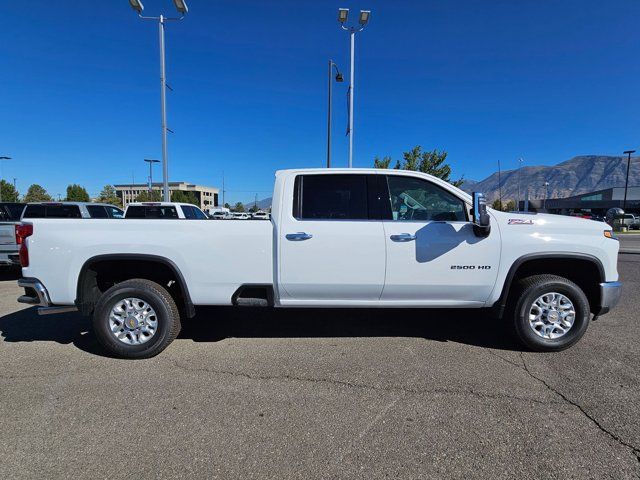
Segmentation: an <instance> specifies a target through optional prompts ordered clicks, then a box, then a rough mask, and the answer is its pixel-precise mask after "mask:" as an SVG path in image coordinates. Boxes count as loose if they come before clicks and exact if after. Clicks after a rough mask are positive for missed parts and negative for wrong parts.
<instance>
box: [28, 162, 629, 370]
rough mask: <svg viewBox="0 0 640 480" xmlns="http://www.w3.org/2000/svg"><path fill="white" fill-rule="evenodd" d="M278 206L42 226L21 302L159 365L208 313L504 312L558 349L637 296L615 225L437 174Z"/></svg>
mask: <svg viewBox="0 0 640 480" xmlns="http://www.w3.org/2000/svg"><path fill="white" fill-rule="evenodd" d="M273 199H274V203H273V210H272V219H271V221H270V222H192V223H188V222H155V224H151V223H150V222H146V221H145V220H135V219H131V220H126V221H122V222H114V223H112V224H111V225H109V228H108V229H105V228H104V227H103V226H102V225H100V224H99V223H97V222H82V221H78V220H75V219H68V220H59V221H55V222H52V221H47V220H40V219H33V220H32V221H30V222H29V224H28V225H26V226H25V227H26V229H25V230H24V231H23V232H22V237H21V238H22V245H21V260H22V266H23V268H22V274H23V276H24V278H23V279H21V280H19V285H20V286H22V287H24V289H25V294H24V295H23V296H22V297H20V298H19V299H18V300H19V301H20V302H23V303H28V304H34V305H39V306H41V307H43V309H42V312H43V313H55V312H59V311H69V310H73V309H79V310H80V311H81V312H82V313H83V314H85V315H92V316H93V320H92V322H93V331H94V332H95V335H96V337H97V339H98V341H99V342H100V344H101V345H103V346H104V348H105V349H106V350H107V351H108V352H110V353H111V354H113V355H117V356H121V357H126V358H144V357H150V356H153V355H156V354H158V353H159V352H160V351H162V350H163V349H164V348H165V347H167V345H169V343H171V341H173V339H175V338H176V336H177V335H178V332H179V331H180V318H181V315H185V316H187V317H192V316H194V314H195V306H197V305H236V306H242V305H251V306H258V305H263V306H274V307H387V308H390V307H422V308H425V307H426V308H443V307H444V308H454V307H455V308H468V309H470V310H469V311H470V312H473V311H475V312H478V311H479V310H480V309H488V310H489V311H490V312H491V313H492V314H493V315H495V316H497V317H500V318H502V317H505V320H504V321H503V322H502V323H495V324H493V323H492V324H491V328H492V329H496V330H497V329H500V328H504V329H508V330H511V329H513V330H514V331H515V333H516V335H517V337H518V338H519V339H520V341H521V342H522V344H523V345H525V346H526V347H527V348H530V349H534V350H538V351H558V350H562V349H565V348H568V347H570V346H571V345H573V344H575V343H576V342H577V341H578V340H579V339H580V338H581V337H582V335H583V334H584V332H585V330H586V329H587V327H588V325H589V322H590V320H591V315H594V316H600V315H603V314H605V313H607V312H608V311H609V310H610V309H611V308H613V307H614V306H615V305H616V304H617V302H618V300H619V298H620V295H621V284H620V283H619V282H618V272H617V256H618V249H619V244H618V241H617V239H616V238H615V236H614V235H613V234H612V231H611V229H610V227H608V226H606V225H603V224H601V223H598V222H592V221H589V220H584V219H580V218H572V217H565V216H560V215H547V214H537V213H507V212H499V211H496V210H493V209H490V208H487V207H486V204H485V200H484V197H483V195H482V194H480V193H474V194H473V195H469V194H467V193H465V192H463V191H462V190H460V189H458V188H456V187H454V186H453V185H451V184H449V183H447V182H445V181H443V180H441V179H439V178H436V177H432V176H430V175H427V174H424V173H421V172H413V171H402V170H379V169H307V170H284V171H279V172H277V174H276V180H275V189H274V195H273ZM130 208H131V207H130ZM69 232H73V233H72V234H69ZM407 315H408V316H413V317H418V318H419V317H420V315H421V313H420V310H412V311H411V312H410V313H406V314H403V316H407ZM470 315H474V314H472V313H470ZM475 315H477V317H476V318H477V321H479V322H483V321H485V320H483V319H482V316H481V315H479V314H475ZM445 317H446V316H445ZM391 318H392V316H391V315H390V321H391ZM424 328H428V324H425V327H424ZM496 334H497V335H499V334H500V333H499V332H496Z"/></svg>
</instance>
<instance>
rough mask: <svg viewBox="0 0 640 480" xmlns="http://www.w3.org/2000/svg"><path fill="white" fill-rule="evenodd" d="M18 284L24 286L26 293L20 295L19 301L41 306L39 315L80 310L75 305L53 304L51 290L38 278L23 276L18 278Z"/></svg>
mask: <svg viewBox="0 0 640 480" xmlns="http://www.w3.org/2000/svg"><path fill="white" fill-rule="evenodd" d="M18 286H19V287H22V288H24V295H21V296H20V297H18V302H20V303H26V304H28V305H35V306H37V307H39V308H38V314H39V315H48V314H51V313H67V312H75V311H77V310H78V309H77V307H76V306H75V305H57V306H54V305H52V304H51V299H50V298H49V292H47V289H46V288H45V286H44V285H43V284H42V282H40V280H38V279H37V278H21V279H20V280H18Z"/></svg>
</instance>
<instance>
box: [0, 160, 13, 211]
mask: <svg viewBox="0 0 640 480" xmlns="http://www.w3.org/2000/svg"><path fill="white" fill-rule="evenodd" d="M0 160H11V157H0ZM1 201H2V163H1V162H0V202H1Z"/></svg>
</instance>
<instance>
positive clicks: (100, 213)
mask: <svg viewBox="0 0 640 480" xmlns="http://www.w3.org/2000/svg"><path fill="white" fill-rule="evenodd" d="M87 211H88V212H89V216H90V217H91V218H109V215H108V214H107V210H106V209H105V208H104V207H103V206H102V205H87Z"/></svg>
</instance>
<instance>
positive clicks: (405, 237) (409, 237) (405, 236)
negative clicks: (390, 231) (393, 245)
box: [389, 233, 416, 242]
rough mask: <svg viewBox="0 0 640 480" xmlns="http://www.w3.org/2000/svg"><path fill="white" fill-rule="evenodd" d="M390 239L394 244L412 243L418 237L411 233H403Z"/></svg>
mask: <svg viewBox="0 0 640 480" xmlns="http://www.w3.org/2000/svg"><path fill="white" fill-rule="evenodd" d="M389 238H391V240H392V241H394V242H411V241H412V240H415V239H416V236H415V235H412V234H410V233H401V234H399V235H391V237H389Z"/></svg>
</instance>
